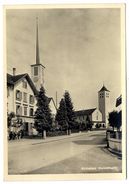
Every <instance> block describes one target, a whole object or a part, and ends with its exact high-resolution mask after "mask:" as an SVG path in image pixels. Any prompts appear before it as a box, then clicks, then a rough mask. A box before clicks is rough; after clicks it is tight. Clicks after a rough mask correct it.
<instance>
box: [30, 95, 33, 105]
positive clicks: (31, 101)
mask: <svg viewBox="0 0 129 184" xmlns="http://www.w3.org/2000/svg"><path fill="white" fill-rule="evenodd" d="M33 103H34V96H33V95H30V104H33Z"/></svg>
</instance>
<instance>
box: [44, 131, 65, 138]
mask: <svg viewBox="0 0 129 184" xmlns="http://www.w3.org/2000/svg"><path fill="white" fill-rule="evenodd" d="M66 134H67V133H66V131H54V132H51V131H48V132H47V133H46V136H47V137H54V136H61V135H66Z"/></svg>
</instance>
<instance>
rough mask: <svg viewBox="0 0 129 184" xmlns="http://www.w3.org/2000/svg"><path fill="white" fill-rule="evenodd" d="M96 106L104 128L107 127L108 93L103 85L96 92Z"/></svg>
mask: <svg viewBox="0 0 129 184" xmlns="http://www.w3.org/2000/svg"><path fill="white" fill-rule="evenodd" d="M98 105H99V110H100V112H101V113H102V121H103V122H104V123H105V126H106V127H108V114H109V110H110V109H109V108H110V91H109V90H107V88H106V87H105V86H104V85H103V87H102V88H101V89H100V91H99V92H98Z"/></svg>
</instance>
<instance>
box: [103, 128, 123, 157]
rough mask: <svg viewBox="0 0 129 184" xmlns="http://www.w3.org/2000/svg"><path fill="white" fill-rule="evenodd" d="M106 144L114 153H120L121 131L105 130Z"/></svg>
mask: <svg viewBox="0 0 129 184" xmlns="http://www.w3.org/2000/svg"><path fill="white" fill-rule="evenodd" d="M107 146H108V148H110V149H111V151H113V152H115V153H120V154H121V153H122V132H120V131H116V132H107Z"/></svg>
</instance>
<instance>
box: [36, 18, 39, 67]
mask: <svg viewBox="0 0 129 184" xmlns="http://www.w3.org/2000/svg"><path fill="white" fill-rule="evenodd" d="M36 64H40V56H39V38H38V17H36Z"/></svg>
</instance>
